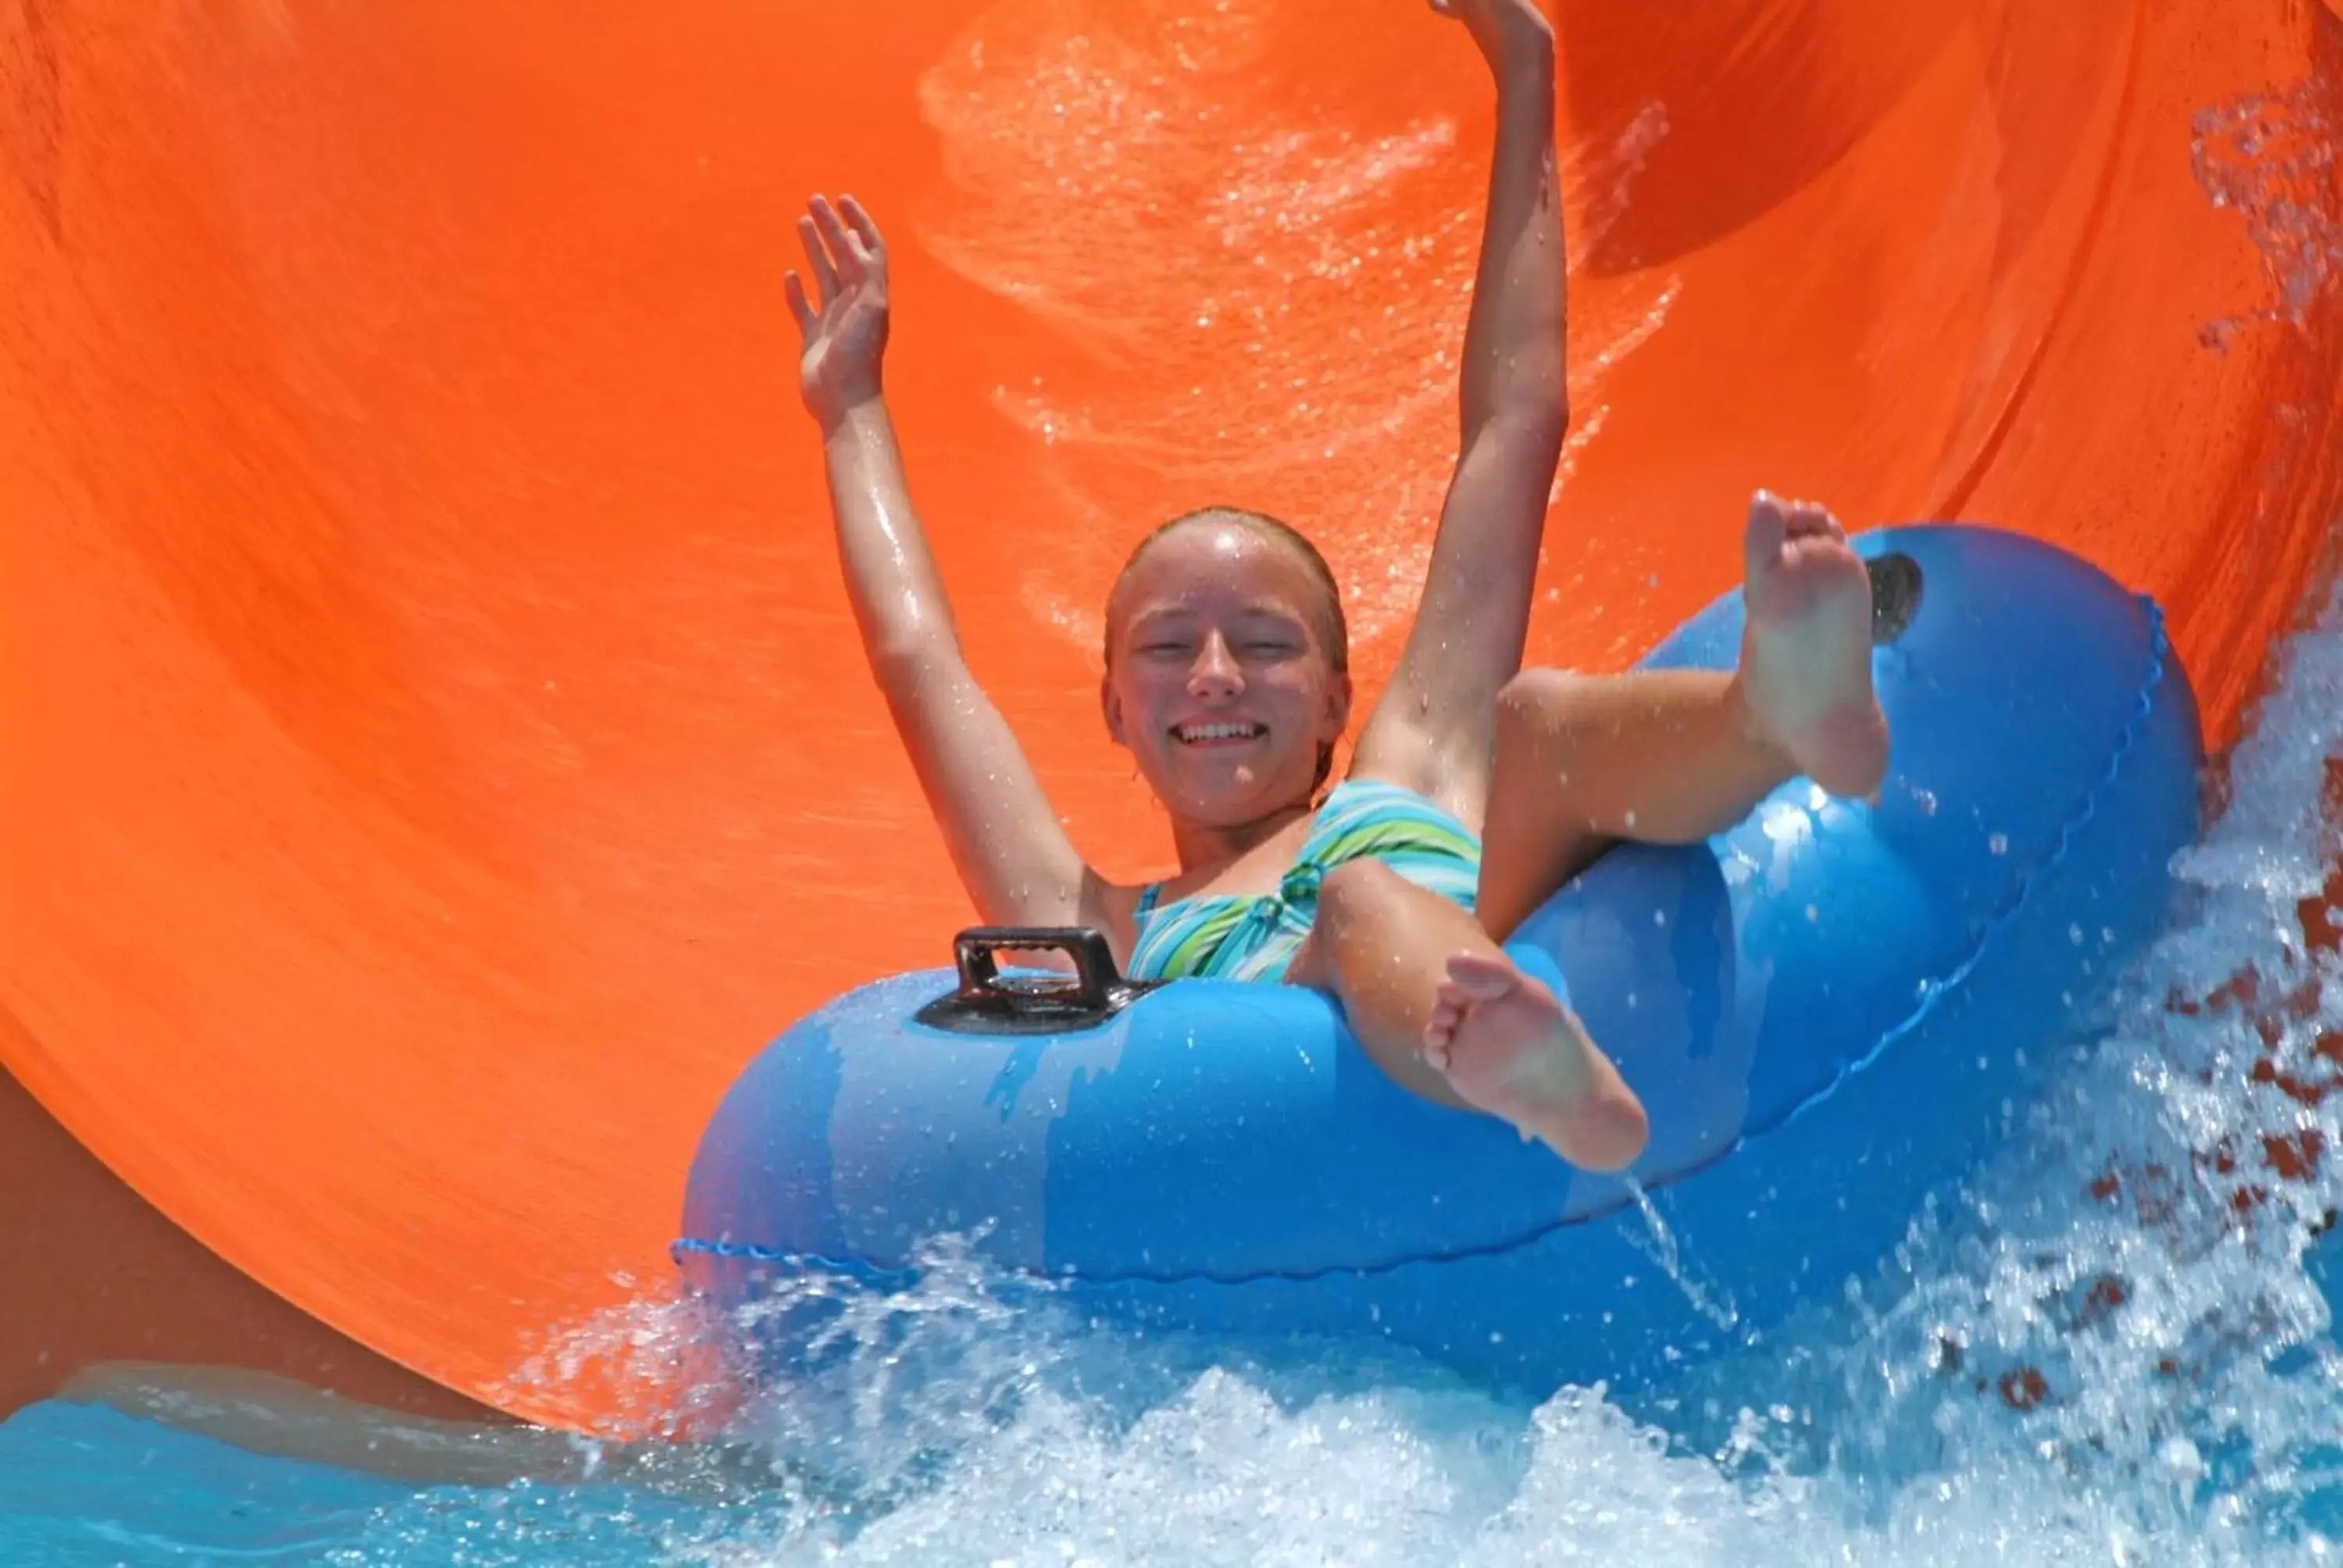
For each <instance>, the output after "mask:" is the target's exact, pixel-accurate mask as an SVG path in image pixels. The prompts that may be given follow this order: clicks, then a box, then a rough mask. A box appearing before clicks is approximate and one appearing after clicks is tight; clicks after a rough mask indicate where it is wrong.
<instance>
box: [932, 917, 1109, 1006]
mask: <svg viewBox="0 0 2343 1568" xmlns="http://www.w3.org/2000/svg"><path fill="white" fill-rule="evenodd" d="M1003 951H1010V952H1019V951H1022V952H1062V953H1065V954H1068V955H1069V956H1071V958H1072V959H1073V960H1074V975H1075V978H1076V980H1077V982H1078V986H1079V989H1078V990H1076V992H1075V994H1074V997H1073V1000H1074V1002H1075V1003H1076V1005H1078V1006H1081V1007H1095V1008H1103V1007H1106V1006H1108V1005H1109V1004H1110V1003H1111V1002H1112V1000H1114V995H1115V992H1116V991H1117V990H1120V989H1121V986H1122V974H1121V970H1119V969H1118V968H1117V967H1116V965H1115V961H1114V950H1113V949H1112V948H1111V947H1109V946H1107V940H1106V933H1105V932H1103V931H1100V930H1094V929H1092V928H1091V927H1089V926H974V927H971V928H970V929H969V930H964V931H962V932H960V935H958V936H956V937H954V938H953V939H952V957H953V959H954V960H956V961H957V962H958V963H959V965H960V995H962V996H964V997H976V996H984V995H990V996H998V995H1000V994H1001V985H1000V980H1001V966H1000V964H999V963H997V962H996V961H995V960H994V959H993V954H995V953H998V952H1003Z"/></svg>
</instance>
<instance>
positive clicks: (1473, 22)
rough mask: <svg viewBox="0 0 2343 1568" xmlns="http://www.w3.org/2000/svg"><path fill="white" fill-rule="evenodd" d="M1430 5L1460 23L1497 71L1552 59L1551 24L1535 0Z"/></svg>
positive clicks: (1451, 0) (1448, 0)
mask: <svg viewBox="0 0 2343 1568" xmlns="http://www.w3.org/2000/svg"><path fill="white" fill-rule="evenodd" d="M1432 8H1433V10H1434V11H1436V12H1438V13H1439V14H1440V15H1443V16H1453V17H1454V18H1455V19H1456V20H1457V21H1459V22H1462V23H1463V24H1464V27H1465V30H1466V31H1467V32H1469V33H1471V34H1472V35H1473V42H1474V43H1475V44H1478V45H1480V46H1481V53H1482V54H1483V55H1486V56H1488V61H1489V66H1490V68H1491V69H1492V70H1493V71H1495V72H1497V73H1498V74H1499V75H1503V74H1504V73H1505V72H1506V71H1507V70H1509V69H1511V68H1513V67H1515V66H1519V65H1534V64H1539V63H1546V64H1551V63H1552V61H1553V58H1554V27H1553V25H1552V24H1550V23H1548V22H1547V21H1546V19H1545V13H1544V12H1543V11H1541V10H1539V9H1538V7H1537V3H1536V0H1432Z"/></svg>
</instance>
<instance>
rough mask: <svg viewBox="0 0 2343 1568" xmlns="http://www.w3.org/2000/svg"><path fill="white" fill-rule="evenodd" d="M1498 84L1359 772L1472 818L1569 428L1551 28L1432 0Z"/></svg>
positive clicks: (1462, 1) (1498, 8) (1451, 0)
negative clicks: (1426, 558) (1429, 445)
mask: <svg viewBox="0 0 2343 1568" xmlns="http://www.w3.org/2000/svg"><path fill="white" fill-rule="evenodd" d="M1433 9H1434V10H1436V11H1439V12H1441V13H1442V14H1443V15H1450V16H1454V17H1456V18H1458V19H1459V20H1461V21H1463V23H1464V24H1465V25H1466V27H1467V28H1468V29H1469V30H1470V31H1471V32H1472V35H1473V41H1474V42H1475V43H1476V44H1478V45H1480V48H1481V52H1482V53H1483V55H1485V56H1486V57H1487V59H1488V62H1489V65H1490V69H1491V71H1492V73H1493V75H1495V77H1496V84H1497V144H1496V152H1495V156H1494V158H1493V164H1492V167H1491V169H1490V176H1489V211H1488V218H1487V226H1486V228H1485V230H1484V232H1483V237H1482V249H1481V260H1480V268H1479V272H1478V274H1477V276H1475V278H1474V280H1473V310H1472V317H1471V320H1470V322H1469V324H1468V326H1467V327H1466V328H1465V334H1464V362H1463V398H1462V403H1463V408H1462V412H1463V445H1462V448H1461V454H1462V455H1461V456H1460V457H1459V459H1458V462H1457V466H1456V473H1455V477H1454V478H1453V480H1452V481H1451V482H1450V486H1449V491H1448V498H1447V502H1446V504H1445V505H1444V507H1443V509H1442V511H1441V517H1440V528H1439V532H1438V534H1437V535H1436V536H1435V538H1433V547H1432V563H1431V567H1430V569H1429V571H1428V572H1427V574H1426V577H1425V581H1424V589H1423V602H1422V604H1421V605H1420V606H1419V608H1418V609H1417V611H1416V618H1415V624H1414V626H1413V629H1412V630H1411V631H1410V633H1409V635H1408V640H1407V646H1406V648H1405V649H1404V650H1403V652H1402V654H1401V656H1400V661H1399V667H1398V668H1397V669H1396V670H1395V671H1394V672H1393V677H1392V682H1391V685H1390V687H1389V689H1387V690H1386V691H1385V692H1384V694H1383V699H1382V700H1381V701H1380V702H1378V703H1377V705H1376V707H1375V711H1374V714H1373V717H1372V718H1370V719H1368V721H1367V724H1366V728H1365V729H1363V731H1362V732H1361V734H1360V737H1359V744H1358V749H1357V754H1356V757H1355V759H1353V767H1352V771H1353V773H1360V774H1365V775H1368V776H1371V777H1376V778H1383V779H1391V780H1392V781H1393V782H1395V783H1400V784H1404V785H1406V786H1408V787H1410V788H1412V789H1417V790H1419V791H1421V792H1423V793H1424V794H1426V795H1428V796H1431V797H1433V799H1439V800H1441V801H1443V803H1444V804H1446V805H1448V806H1449V808H1450V809H1453V810H1455V811H1457V812H1459V814H1460V815H1463V816H1464V817H1465V819H1466V820H1467V821H1473V822H1477V821H1478V820H1479V819H1480V813H1481V809H1482V806H1483V795H1484V794H1485V792H1486V789H1487V782H1488V769H1489V753H1490V748H1491V745H1492V741H1493V726H1494V723H1495V705H1496V698H1497V692H1498V689H1499V688H1501V687H1502V686H1503V685H1504V683H1505V682H1506V681H1507V680H1508V679H1510V678H1512V676H1513V673H1514V672H1515V671H1516V670H1517V669H1518V668H1520V666H1521V658H1522V648H1523V643H1524V641H1525V640H1526V638H1527V637H1528V632H1529V612H1530V600H1531V595H1532V591H1533V587H1534V579H1535V577H1536V571H1537V558H1538V540H1539V537H1540V535H1541V534H1542V533H1543V532H1544V526H1545V513H1546V504H1547V501H1548V499H1549V498H1550V497H1551V496H1552V494H1553V489H1554V472H1555V469H1556V467H1558V466H1559V465H1560V462H1561V459H1562V442H1563V435H1564V430H1565V429H1566V428H1567V427H1568V424H1569V417H1570V415H1569V390H1568V387H1567V384H1566V382H1565V380H1564V349H1563V332H1564V325H1563V311H1564V254H1563V243H1562V194H1561V189H1560V180H1559V177H1558V176H1557V173H1556V170H1555V154H1554V33H1553V29H1552V28H1551V27H1550V26H1549V25H1547V23H1546V20H1545V18H1544V15H1541V14H1540V13H1539V11H1538V10H1537V8H1536V6H1535V5H1534V3H1533V0H1433Z"/></svg>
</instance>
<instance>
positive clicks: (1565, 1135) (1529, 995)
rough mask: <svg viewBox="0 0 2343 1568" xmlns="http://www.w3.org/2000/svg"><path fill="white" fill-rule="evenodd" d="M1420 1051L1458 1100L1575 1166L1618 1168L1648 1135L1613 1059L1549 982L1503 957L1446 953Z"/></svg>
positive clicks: (1648, 1129)
mask: <svg viewBox="0 0 2343 1568" xmlns="http://www.w3.org/2000/svg"><path fill="white" fill-rule="evenodd" d="M1423 1054H1424V1059H1425V1060H1428V1061H1430V1062H1431V1063H1432V1065H1433V1066H1434V1067H1436V1068H1438V1069H1439V1070H1441V1071H1442V1072H1443V1073H1444V1074H1445V1075H1446V1076H1447V1079H1448V1082H1449V1085H1450V1086H1451V1087H1452V1088H1453V1089H1454V1090H1455V1091H1456V1094H1457V1097H1458V1098H1459V1099H1461V1100H1463V1101H1464V1102H1465V1103H1467V1104H1468V1105H1473V1106H1477V1107H1479V1108H1480V1109H1481V1110H1483V1111H1487V1112H1489V1113H1490V1114H1491V1115H1493V1116H1496V1117H1501V1118H1503V1120H1504V1121H1510V1122H1512V1123H1513V1125H1514V1126H1515V1127H1516V1128H1518V1129H1520V1131H1521V1133H1522V1136H1523V1137H1524V1138H1539V1139H1543V1140H1544V1141H1545V1142H1546V1143H1548V1144H1550V1145H1551V1146H1552V1147H1553V1149H1554V1152H1555V1153H1557V1154H1560V1155H1561V1156H1562V1157H1563V1158H1564V1159H1565V1160H1567V1161H1570V1162H1571V1163H1572V1164H1574V1165H1577V1166H1582V1167H1584V1168H1585V1169H1587V1170H1590V1171H1619V1170H1624V1169H1625V1168H1626V1167H1627V1166H1628V1165H1630V1164H1632V1163H1634V1159H1635V1157H1636V1156H1637V1155H1639V1154H1641V1153H1642V1152H1643V1151H1644V1141H1646V1140H1647V1139H1648V1138H1649V1137H1650V1134H1651V1127H1650V1122H1649V1121H1648V1119H1647V1118H1646V1117H1645V1115H1644V1107H1643V1104H1642V1102H1641V1101H1638V1100H1636V1098H1635V1095H1634V1091H1632V1090H1630V1089H1629V1088H1628V1087H1627V1085H1626V1082H1625V1081H1624V1080H1623V1079H1621V1078H1620V1076H1619V1070H1618V1069H1617V1068H1615V1067H1614V1066H1613V1065H1612V1064H1611V1060H1610V1058H1608V1057H1606V1056H1604V1054H1603V1053H1602V1052H1601V1051H1600V1050H1596V1049H1595V1047H1594V1041H1592V1040H1589V1039H1587V1037H1586V1030H1585V1029H1584V1027H1583V1026H1582V1025H1581V1024H1580V1023H1579V1021H1578V1020H1577V1019H1576V1018H1574V1017H1573V1016H1572V1014H1571V1012H1570V1010H1569V1009H1567V1008H1565V1007H1564V1006H1563V1005H1562V1003H1561V1001H1560V1000H1557V999H1556V998H1555V996H1554V992H1553V991H1552V990H1548V989H1547V988H1546V987H1545V986H1544V984H1542V983H1541V982H1539V981H1537V980H1532V979H1531V978H1530V977H1528V976H1527V975H1524V974H1523V973H1522V972H1521V971H1520V970H1517V969H1515V968H1514V967H1513V965H1512V964H1511V963H1509V962H1507V961H1506V960H1504V959H1503V958H1502V957H1498V956H1495V955H1491V954H1483V953H1475V952H1460V953H1457V954H1456V955H1455V956H1454V957H1453V958H1451V959H1450V960H1448V978H1447V980H1445V981H1444V982H1443V984H1442V985H1441V987H1440V990H1439V993H1438V1000H1436V1001H1435V1002H1434V1003H1433V1010H1432V1017H1431V1019H1430V1020H1429V1021H1428V1022H1427V1023H1426V1024H1425V1026H1424V1031H1423Z"/></svg>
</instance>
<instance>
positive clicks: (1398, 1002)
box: [1287, 860, 1648, 1171]
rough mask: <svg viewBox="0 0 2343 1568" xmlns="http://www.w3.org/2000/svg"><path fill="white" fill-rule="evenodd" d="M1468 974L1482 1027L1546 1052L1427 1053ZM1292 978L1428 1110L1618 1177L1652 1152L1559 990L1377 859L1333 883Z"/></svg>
mask: <svg viewBox="0 0 2343 1568" xmlns="http://www.w3.org/2000/svg"><path fill="white" fill-rule="evenodd" d="M1459 964H1462V965H1463V966H1464V967H1465V970H1467V972H1468V973H1473V974H1478V975H1482V976H1484V977H1491V978H1493V980H1495V981H1497V982H1498V985H1497V989H1496V990H1491V991H1490V993H1489V994H1488V995H1486V996H1485V997H1483V998H1481V999H1480V1003H1479V1005H1480V1006H1481V1007H1482V1008H1483V1010H1484V1013H1485V1016H1484V1017H1483V1020H1482V1021H1483V1026H1484V1027H1485V1026H1486V1025H1488V1024H1493V1023H1499V1022H1503V1023H1506V1024H1508V1025H1510V1026H1511V1027H1512V1028H1513V1029H1514V1030H1518V1031H1520V1032H1522V1033H1523V1034H1525V1035H1527V1036H1529V1037H1531V1038H1534V1039H1535V1040H1538V1041H1540V1043H1541V1045H1542V1047H1543V1049H1540V1050H1535V1051H1517V1052H1515V1053H1513V1057H1512V1058H1511V1059H1510V1060H1505V1061H1503V1062H1496V1061H1495V1060H1494V1059H1493V1058H1491V1059H1490V1060H1491V1061H1492V1062H1493V1063H1494V1070H1482V1071H1479V1072H1477V1073H1476V1072H1475V1071H1473V1067H1475V1066H1478V1065H1480V1064H1479V1063H1475V1062H1466V1063H1459V1062H1453V1061H1450V1060H1449V1059H1448V1057H1447V1054H1446V1053H1445V1052H1444V1051H1443V1050H1428V1049H1427V1047H1426V1044H1425V1037H1426V1030H1427V1028H1428V1026H1429V1025H1430V1024H1431V1023H1432V1021H1433V1015H1434V1012H1435V1010H1437V1009H1438V1008H1439V1007H1440V1006H1442V1005H1443V1002H1442V1000H1441V999H1442V996H1443V988H1444V987H1447V986H1451V985H1453V984H1454V983H1455V982H1454V981H1453V979H1452V978H1451V977H1452V976H1453V973H1454V972H1455V970H1456V968H1457V966H1458V965H1459ZM1287 978H1288V979H1290V980H1293V981H1295V982H1296V983H1298V984H1302V985H1311V986H1315V987H1318V988H1319V989H1321V990H1329V991H1332V993H1333V994H1334V995H1335V996H1336V997H1337V998H1339V999H1340V1000H1341V1001H1342V1008H1343V1011H1344V1013H1345V1014H1346V1015H1347V1017H1348V1018H1349V1020H1350V1024H1351V1029H1352V1032H1353V1033H1354V1034H1355V1035H1357V1036H1358V1039H1359V1041H1360V1043H1361V1044H1362V1045H1363V1046H1364V1047H1365V1048H1366V1050H1367V1054H1368V1055H1369V1056H1371V1057H1372V1058H1373V1060H1374V1061H1375V1063H1376V1065H1378V1066H1379V1067H1381V1068H1382V1069H1383V1070H1384V1071H1385V1072H1387V1073H1389V1074H1390V1075H1391V1076H1392V1077H1393V1079H1395V1080H1396V1081H1398V1082H1400V1083H1401V1084H1402V1085H1403V1086H1404V1087H1406V1088H1408V1089H1411V1090H1413V1091H1415V1092H1416V1093H1418V1094H1421V1095H1423V1097H1424V1098H1425V1099H1427V1100H1432V1101H1437V1102H1438V1103H1440V1104H1443V1105H1448V1106H1453V1107H1457V1108H1459V1109H1476V1110H1482V1111H1488V1112H1490V1113H1491V1114H1493V1115H1496V1116H1500V1117H1503V1119H1504V1120H1506V1121H1511V1122H1513V1124H1514V1125H1515V1126H1516V1127H1518V1128H1519V1129H1520V1130H1521V1131H1522V1135H1523V1137H1525V1138H1527V1137H1532V1136H1534V1137H1538V1138H1542V1139H1544V1141H1546V1142H1547V1143H1548V1144H1550V1145H1552V1146H1553V1148H1554V1151H1555V1152H1557V1153H1559V1154H1560V1155H1561V1156H1562V1157H1563V1158H1564V1159H1565V1160H1568V1161H1571V1162H1572V1163H1573V1164H1574V1165H1579V1166H1583V1167H1584V1168H1586V1169H1589V1170H1597V1171H1613V1170H1619V1169H1622V1168H1624V1166H1626V1165H1627V1164H1628V1163H1629V1162H1631V1161H1633V1160H1634V1158H1635V1156H1636V1155H1637V1154H1639V1153H1641V1152H1642V1151H1643V1147H1644V1139H1645V1137H1646V1135H1647V1132H1648V1128H1647V1126H1646V1122H1645V1119H1644V1108H1643V1106H1642V1104H1641V1103H1639V1102H1638V1101H1636V1099H1635V1096H1634V1093H1633V1092H1631V1091H1629V1090H1628V1088H1627V1086H1626V1084H1625V1082H1624V1081H1622V1080H1621V1079H1620V1077H1619V1072H1618V1070H1617V1069H1616V1068H1614V1067H1613V1066H1612V1065H1611V1062H1610V1060H1609V1059H1608V1058H1607V1057H1605V1056H1604V1054H1603V1053H1602V1052H1601V1051H1599V1050H1596V1049H1595V1048H1594V1042H1593V1041H1591V1040H1588V1039H1587V1038H1586V1031H1585V1030H1584V1029H1583V1028H1582V1027H1581V1026H1580V1025H1579V1022H1578V1020H1576V1019H1575V1018H1574V1017H1572V1016H1571V1014H1570V1013H1569V1011H1568V1010H1565V1009H1564V1007H1563V1006H1562V1005H1561V1004H1560V1003H1559V1002H1558V1001H1556V1000H1555V999H1554V994H1553V992H1551V991H1549V990H1546V988H1545V987H1544V986H1541V985H1538V984H1537V983H1536V982H1534V981H1532V980H1524V979H1523V978H1522V977H1520V976H1519V975H1516V974H1515V973H1514V972H1513V966H1512V965H1511V964H1510V963H1508V962H1507V961H1506V960H1505V959H1504V956H1503V954H1502V953H1501V952H1500V951H1499V950H1498V948H1497V944H1496V943H1495V942H1494V941H1493V940H1490V938H1489V934H1488V933H1487V932H1486V931H1485V930H1483V929H1482V927H1481V925H1480V922H1479V921H1478V920H1475V919H1474V918H1473V916H1472V915H1471V914H1469V913H1468V912H1466V911H1465V910H1463V909H1460V908H1458V907H1457V906H1456V905H1455V904H1453V903H1452V902H1450V901H1449V900H1446V899H1443V898H1442V897H1440V896H1439V895H1438V894H1437V893H1433V892H1430V891H1428V890H1425V889H1423V888H1420V887H1417V886H1416V885H1415V884H1414V883H1413V882H1411V881H1409V880H1407V879H1405V878H1404V877H1402V876H1401V875H1400V874H1399V873H1398V872H1396V871H1394V870H1393V869H1391V868H1390V867H1389V866H1386V865H1384V864H1383V863H1382V862H1381V861H1378V860H1353V861H1350V862H1348V863H1346V864H1343V865H1341V866H1338V867H1336V868H1335V869H1333V870H1332V871H1331V872H1329V873H1328V874H1327V876H1326V879H1325V881H1324V882H1323V883H1322V885H1321V887H1320V889H1319V893H1318V914H1317V918H1316V920H1314V921H1313V922H1312V927H1311V932H1310V937H1309V940H1307V941H1305V942H1304V943H1303V944H1302V950H1301V952H1300V953H1298V954H1296V955H1295V957H1294V960H1293V963H1292V966H1291V969H1290V970H1289V971H1288V976H1287Z"/></svg>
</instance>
